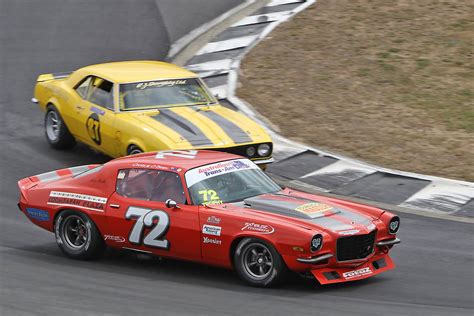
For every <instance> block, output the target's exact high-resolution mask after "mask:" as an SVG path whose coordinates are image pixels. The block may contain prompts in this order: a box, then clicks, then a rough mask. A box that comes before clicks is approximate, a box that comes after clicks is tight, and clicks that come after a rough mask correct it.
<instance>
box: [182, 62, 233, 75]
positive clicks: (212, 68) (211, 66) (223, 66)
mask: <svg viewBox="0 0 474 316" xmlns="http://www.w3.org/2000/svg"><path fill="white" fill-rule="evenodd" d="M231 65H232V59H230V58H228V59H220V60H213V61H206V62H203V63H199V64H192V65H187V66H186V68H187V69H189V70H191V71H194V72H201V73H202V72H211V73H212V72H223V71H229V70H230V67H231ZM200 75H201V77H207V76H204V75H203V74H200Z"/></svg>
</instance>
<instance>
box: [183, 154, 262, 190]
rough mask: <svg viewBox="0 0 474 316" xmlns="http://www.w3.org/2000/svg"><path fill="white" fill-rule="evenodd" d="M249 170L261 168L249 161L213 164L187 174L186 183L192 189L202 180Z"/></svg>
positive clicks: (240, 160) (238, 160) (236, 160)
mask: <svg viewBox="0 0 474 316" xmlns="http://www.w3.org/2000/svg"><path fill="white" fill-rule="evenodd" d="M249 169H259V167H258V166H257V165H256V164H254V163H253V162H251V161H250V160H248V159H235V160H230V161H224V162H218V163H213V164H211V165H206V166H202V167H199V168H195V169H192V170H189V171H188V172H186V183H187V185H188V188H190V187H192V186H193V185H194V184H196V183H198V182H200V181H202V180H206V179H209V178H212V177H215V176H219V175H222V174H226V173H231V172H235V171H239V170H249Z"/></svg>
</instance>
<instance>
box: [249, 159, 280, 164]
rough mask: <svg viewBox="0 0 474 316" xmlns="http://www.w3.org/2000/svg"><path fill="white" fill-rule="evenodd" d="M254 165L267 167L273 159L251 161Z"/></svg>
mask: <svg viewBox="0 0 474 316" xmlns="http://www.w3.org/2000/svg"><path fill="white" fill-rule="evenodd" d="M252 161H253V162H254V163H255V164H256V165H267V164H269V163H272V162H274V161H275V159H273V158H268V159H262V160H252Z"/></svg>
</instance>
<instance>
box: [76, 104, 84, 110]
mask: <svg viewBox="0 0 474 316" xmlns="http://www.w3.org/2000/svg"><path fill="white" fill-rule="evenodd" d="M76 109H78V110H84V109H85V107H83V106H80V105H76Z"/></svg>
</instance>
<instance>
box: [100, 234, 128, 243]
mask: <svg viewBox="0 0 474 316" xmlns="http://www.w3.org/2000/svg"><path fill="white" fill-rule="evenodd" d="M104 240H111V241H115V242H125V238H124V237H122V236H113V235H104Z"/></svg>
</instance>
